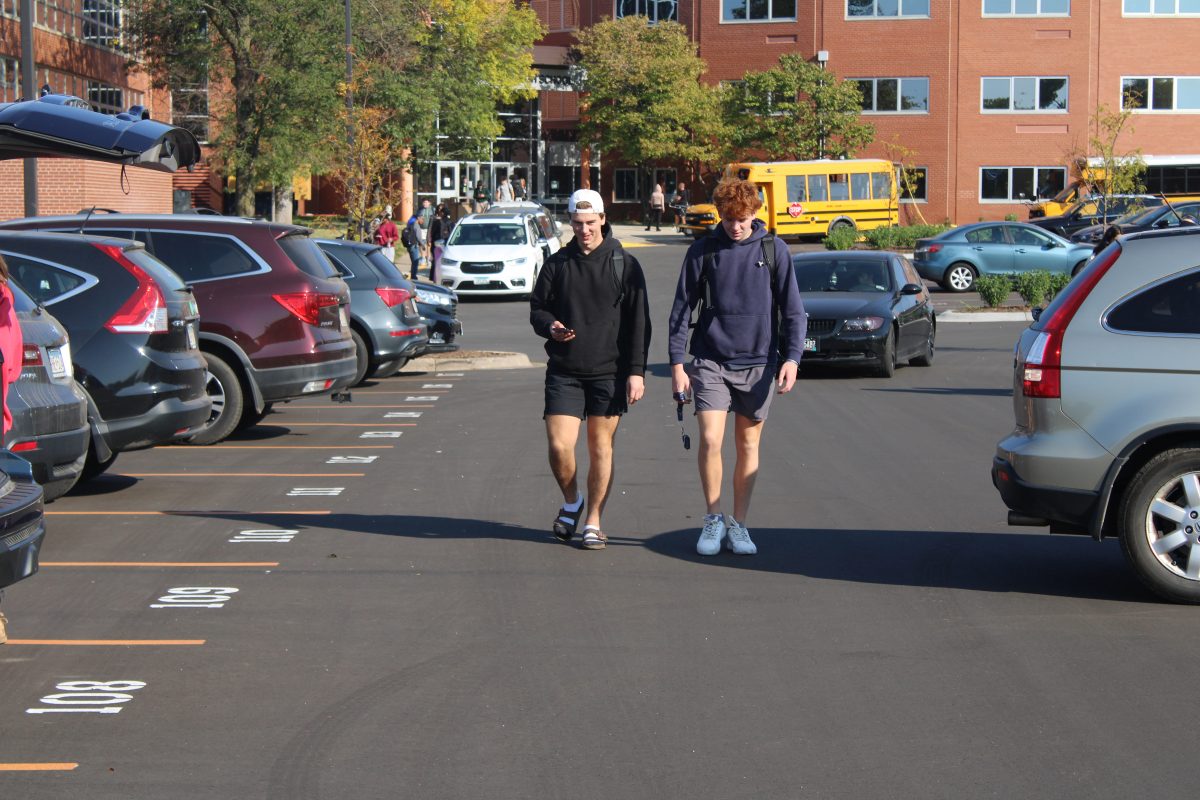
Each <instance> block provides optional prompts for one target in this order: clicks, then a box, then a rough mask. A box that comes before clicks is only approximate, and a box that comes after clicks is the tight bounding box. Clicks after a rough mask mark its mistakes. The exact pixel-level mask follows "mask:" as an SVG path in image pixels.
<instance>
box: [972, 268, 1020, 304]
mask: <svg viewBox="0 0 1200 800" xmlns="http://www.w3.org/2000/svg"><path fill="white" fill-rule="evenodd" d="M975 291H977V292H979V296H980V297H982V298H983V302H985V303H987V304H988V307H989V308H995V307H996V306H998V305H1000V304H1001V303H1003V302H1004V301H1005V300H1007V299H1008V295H1009V293H1010V292H1011V291H1012V278H1011V277H1010V276H1008V275H980V276H979V277H978V278H976V279H975Z"/></svg>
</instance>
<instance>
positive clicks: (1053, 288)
mask: <svg viewBox="0 0 1200 800" xmlns="http://www.w3.org/2000/svg"><path fill="white" fill-rule="evenodd" d="M1070 282H1071V276H1070V274H1069V273H1066V272H1053V273H1051V274H1050V299H1051V300H1053V299H1054V298H1055V297H1056V296H1058V293H1059V292H1061V291H1062V290H1063V289H1065V288H1067V284H1068V283H1070Z"/></svg>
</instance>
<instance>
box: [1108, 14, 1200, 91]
mask: <svg viewBox="0 0 1200 800" xmlns="http://www.w3.org/2000/svg"><path fill="white" fill-rule="evenodd" d="M1127 2H1128V0H1121V16H1122V17H1131V18H1133V19H1145V18H1147V17H1200V10H1197V11H1180V10H1179V0H1172V2H1174V4H1175V10H1174V11H1155V10H1154V6H1155V4H1157V3H1158V2H1159V0H1150V10H1149V11H1128V10H1126V8H1125V6H1126V3H1127ZM1164 77H1165V76H1164Z"/></svg>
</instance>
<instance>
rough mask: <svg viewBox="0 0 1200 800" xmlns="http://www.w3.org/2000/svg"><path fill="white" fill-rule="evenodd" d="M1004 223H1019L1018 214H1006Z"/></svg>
mask: <svg viewBox="0 0 1200 800" xmlns="http://www.w3.org/2000/svg"><path fill="white" fill-rule="evenodd" d="M1004 221H1005V222H1016V221H1017V215H1016V214H1005V215H1004Z"/></svg>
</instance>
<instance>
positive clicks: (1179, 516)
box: [1120, 447, 1200, 603]
mask: <svg viewBox="0 0 1200 800" xmlns="http://www.w3.org/2000/svg"><path fill="white" fill-rule="evenodd" d="M1120 519H1121V547H1122V549H1123V550H1124V551H1125V557H1126V558H1127V559H1129V563H1130V564H1131V565H1132V566H1133V570H1134V572H1135V573H1137V576H1138V577H1139V578H1140V579H1141V580H1142V582H1143V583H1144V584H1146V586H1147V587H1149V588H1150V590H1151V591H1153V592H1154V593H1155V594H1157V595H1159V596H1160V597H1163V598H1165V599H1167V600H1170V601H1172V602H1176V603H1200V449H1198V448H1195V447H1189V448H1176V449H1174V450H1167V451H1166V452H1164V453H1160V454H1158V455H1157V456H1155V457H1154V458H1152V459H1151V460H1150V461H1149V463H1147V464H1146V466H1144V467H1142V469H1141V470H1139V471H1138V473H1137V475H1136V476H1135V477H1134V479H1133V482H1132V483H1130V484H1129V488H1128V489H1127V490H1126V492H1125V495H1124V498H1123V502H1122V511H1121V517H1120Z"/></svg>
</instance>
